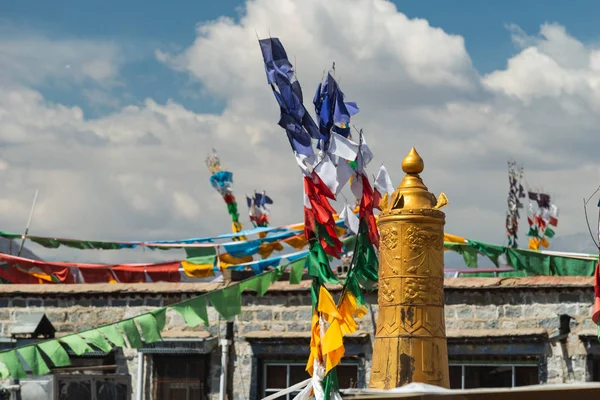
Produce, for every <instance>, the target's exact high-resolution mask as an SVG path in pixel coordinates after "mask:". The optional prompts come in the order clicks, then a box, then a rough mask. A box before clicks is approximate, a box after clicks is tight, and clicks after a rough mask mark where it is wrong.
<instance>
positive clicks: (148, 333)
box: [134, 313, 162, 343]
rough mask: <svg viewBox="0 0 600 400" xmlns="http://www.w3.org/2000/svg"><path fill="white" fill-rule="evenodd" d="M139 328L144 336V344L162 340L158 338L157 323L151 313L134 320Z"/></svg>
mask: <svg viewBox="0 0 600 400" xmlns="http://www.w3.org/2000/svg"><path fill="white" fill-rule="evenodd" d="M134 321H136V322H137V323H138V324H140V328H141V329H142V335H143V336H144V342H146V343H154V342H159V341H161V340H162V337H161V336H160V330H159V329H158V323H157V321H156V318H154V315H152V314H151V313H148V314H142V315H140V316H137V317H135V318H134Z"/></svg>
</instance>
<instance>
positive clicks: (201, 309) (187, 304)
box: [170, 296, 208, 327]
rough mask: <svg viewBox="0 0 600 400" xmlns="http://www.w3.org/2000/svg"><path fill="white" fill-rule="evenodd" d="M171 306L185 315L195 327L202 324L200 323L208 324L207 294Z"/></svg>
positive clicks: (189, 323)
mask: <svg viewBox="0 0 600 400" xmlns="http://www.w3.org/2000/svg"><path fill="white" fill-rule="evenodd" d="M170 307H171V308H172V309H173V310H175V311H176V312H178V313H179V314H180V315H181V316H182V317H183V319H184V320H185V323H186V324H187V325H188V326H192V327H194V326H198V325H200V323H203V324H204V325H208V311H207V309H206V296H198V297H195V298H193V299H189V300H186V301H184V302H182V303H178V304H174V305H172V306H170Z"/></svg>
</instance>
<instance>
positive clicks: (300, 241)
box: [283, 235, 308, 250]
mask: <svg viewBox="0 0 600 400" xmlns="http://www.w3.org/2000/svg"><path fill="white" fill-rule="evenodd" d="M283 242H284V243H285V244H287V245H289V246H292V247H293V248H295V249H296V250H302V249H303V248H304V247H305V246H306V244H307V243H308V242H307V241H306V238H305V237H304V235H297V236H292V237H290V238H287V239H283Z"/></svg>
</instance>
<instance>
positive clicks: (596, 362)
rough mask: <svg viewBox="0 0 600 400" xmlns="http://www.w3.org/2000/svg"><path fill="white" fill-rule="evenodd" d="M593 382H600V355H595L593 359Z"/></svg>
mask: <svg viewBox="0 0 600 400" xmlns="http://www.w3.org/2000/svg"><path fill="white" fill-rule="evenodd" d="M591 375H592V376H591V379H592V382H600V356H596V357H594V359H593V360H592V374H591Z"/></svg>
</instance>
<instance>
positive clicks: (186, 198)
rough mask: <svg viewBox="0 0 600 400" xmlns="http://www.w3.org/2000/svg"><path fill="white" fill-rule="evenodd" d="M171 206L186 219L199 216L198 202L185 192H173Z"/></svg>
mask: <svg viewBox="0 0 600 400" xmlns="http://www.w3.org/2000/svg"><path fill="white" fill-rule="evenodd" d="M173 208H174V209H175V210H176V211H177V213H178V214H179V215H181V216H182V217H183V218H186V219H193V218H198V217H199V216H200V207H199V206H198V203H197V202H196V201H195V200H194V199H193V198H192V196H190V195H189V194H187V193H185V192H174V193H173Z"/></svg>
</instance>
